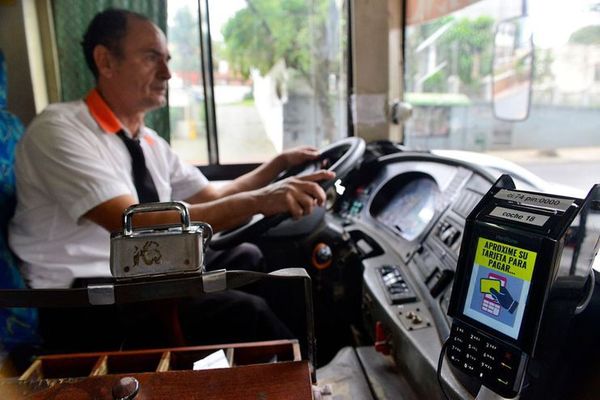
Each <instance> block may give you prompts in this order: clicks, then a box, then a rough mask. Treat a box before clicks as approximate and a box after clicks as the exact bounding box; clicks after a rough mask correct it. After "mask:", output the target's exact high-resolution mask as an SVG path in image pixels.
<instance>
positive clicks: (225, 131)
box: [171, 102, 275, 165]
mask: <svg viewBox="0 0 600 400" xmlns="http://www.w3.org/2000/svg"><path fill="white" fill-rule="evenodd" d="M217 131H218V140H219V157H220V161H221V163H222V164H236V163H252V162H262V161H265V160H267V159H269V158H270V157H272V156H274V155H275V146H273V143H272V142H271V141H270V140H269V139H268V137H267V135H266V133H265V129H264V127H263V124H262V121H261V119H260V116H259V115H258V112H257V110H256V108H255V107H254V105H253V104H252V103H244V102H238V103H230V104H218V105H217ZM171 146H172V147H173V149H174V150H175V152H177V154H179V155H180V156H181V157H183V159H184V160H186V161H188V162H191V163H193V164H200V165H202V164H207V163H208V157H207V154H208V152H207V144H206V135H205V134H202V133H201V132H198V133H197V135H196V138H193V139H181V138H175V137H174V138H172V139H171Z"/></svg>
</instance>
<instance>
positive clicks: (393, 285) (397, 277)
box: [378, 265, 417, 304]
mask: <svg viewBox="0 0 600 400" xmlns="http://www.w3.org/2000/svg"><path fill="white" fill-rule="evenodd" d="M378 271H379V276H380V277H381V282H382V283H383V286H384V287H385V289H386V293H387V296H388V298H389V300H390V303H391V304H403V303H411V302H414V301H416V300H417V297H416V296H415V293H414V292H413V290H412V289H411V288H410V287H409V286H408V284H407V282H406V281H405V280H404V277H403V276H402V273H401V272H400V269H399V268H398V267H397V266H394V265H383V266H381V267H379V269H378Z"/></svg>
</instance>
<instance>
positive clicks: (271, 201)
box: [254, 170, 335, 219]
mask: <svg viewBox="0 0 600 400" xmlns="http://www.w3.org/2000/svg"><path fill="white" fill-rule="evenodd" d="M333 178H335V174H334V173H333V172H331V171H325V170H320V171H317V172H315V173H312V174H309V175H304V176H301V177H289V178H287V179H284V180H281V181H278V182H274V183H272V184H270V185H268V186H266V187H264V188H261V189H258V190H256V191H254V195H255V198H256V201H257V202H258V209H259V210H260V212H261V213H262V214H264V215H265V216H269V215H274V214H280V213H289V214H290V215H291V216H292V218H293V219H298V218H300V217H302V216H304V215H308V214H310V213H311V212H312V211H313V209H314V208H315V206H323V205H324V204H325V191H324V190H323V188H322V187H321V186H320V185H319V184H318V183H317V182H320V181H326V180H330V179H333Z"/></svg>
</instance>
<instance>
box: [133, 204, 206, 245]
mask: <svg viewBox="0 0 600 400" xmlns="http://www.w3.org/2000/svg"><path fill="white" fill-rule="evenodd" d="M155 211H179V216H180V217H181V227H182V230H183V231H184V232H189V231H190V225H191V224H190V213H189V211H188V209H187V207H186V206H185V204H183V203H182V202H180V201H169V202H164V203H144V204H134V205H132V206H130V207H127V209H126V210H125V212H124V213H123V235H124V236H131V234H132V233H133V227H132V222H131V220H132V217H133V214H139V213H143V212H155ZM202 229H203V231H204V232H205V233H206V232H207V229H206V224H202ZM209 231H210V234H209V235H207V236H208V238H207V240H208V239H210V236H212V229H210V230H209Z"/></svg>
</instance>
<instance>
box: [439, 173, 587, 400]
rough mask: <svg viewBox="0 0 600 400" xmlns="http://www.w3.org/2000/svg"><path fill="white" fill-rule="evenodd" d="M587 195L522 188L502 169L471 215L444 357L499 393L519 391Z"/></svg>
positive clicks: (453, 297)
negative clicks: (567, 242) (568, 237)
mask: <svg viewBox="0 0 600 400" xmlns="http://www.w3.org/2000/svg"><path fill="white" fill-rule="evenodd" d="M590 193H592V192H590ZM589 198H590V196H588V198H586V199H576V198H568V197H563V196H555V195H547V194H540V193H533V192H524V191H517V190H515V189H514V184H513V183H512V179H510V177H509V176H507V175H503V176H502V177H501V178H500V179H499V180H498V181H497V182H496V184H495V185H494V186H493V187H492V188H491V189H490V191H489V192H488V193H487V194H486V195H485V196H484V197H483V198H482V200H481V201H480V202H479V204H478V205H477V206H476V207H475V208H474V210H473V211H472V212H471V213H470V215H469V217H468V218H467V220H466V224H465V231H464V236H463V242H462V245H461V249H460V255H459V259H458V265H457V269H456V276H455V281H454V286H453V289H452V296H451V299H450V305H449V310H448V314H449V315H450V316H451V317H453V324H452V328H451V333H450V337H449V338H448V342H447V357H448V360H449V362H450V363H451V364H452V365H453V366H454V367H455V368H457V369H459V370H460V371H462V372H464V373H466V374H467V375H468V376H470V377H472V378H474V379H475V380H476V381H479V382H480V383H481V384H482V385H483V386H485V387H487V388H488V389H490V390H492V391H493V392H495V393H497V394H498V395H500V396H503V397H506V398H513V397H515V396H517V395H518V394H519V393H520V391H521V386H522V383H523V377H524V374H525V371H526V369H527V365H528V361H529V360H530V359H531V357H533V356H534V355H535V351H536V345H537V342H538V338H539V336H540V334H541V332H540V326H541V323H542V320H543V317H544V310H545V307H546V304H547V301H548V298H549V293H550V290H551V289H552V286H553V285H554V284H555V283H556V281H557V277H558V276H559V275H560V274H559V269H561V268H564V266H561V254H562V251H563V247H564V242H565V235H566V233H567V231H568V228H569V227H570V226H571V225H572V223H573V221H574V219H575V218H576V217H577V215H578V214H579V213H580V212H581V210H582V209H583V207H584V206H585V205H586V202H589V201H590V200H589ZM594 251H597V248H596V249H595V250H594ZM590 267H591V265H590ZM587 274H589V269H588V271H587V272H584V273H582V274H581V275H582V277H581V279H580V281H581V288H582V290H583V287H584V286H585V282H586V281H587V280H588V279H587V276H588V275H587Z"/></svg>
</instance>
